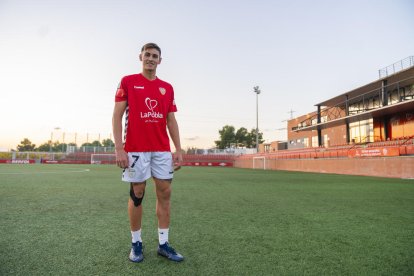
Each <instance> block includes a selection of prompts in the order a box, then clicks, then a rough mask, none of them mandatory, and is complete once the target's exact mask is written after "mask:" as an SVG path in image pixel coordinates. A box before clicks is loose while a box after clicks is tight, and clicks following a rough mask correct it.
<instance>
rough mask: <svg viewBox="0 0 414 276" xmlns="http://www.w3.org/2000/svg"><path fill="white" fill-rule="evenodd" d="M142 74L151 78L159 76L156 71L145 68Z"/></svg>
mask: <svg viewBox="0 0 414 276" xmlns="http://www.w3.org/2000/svg"><path fill="white" fill-rule="evenodd" d="M142 75H143V76H144V77H145V78H146V79H149V80H155V79H156V78H157V74H156V71H155V70H154V71H148V70H144V71H142Z"/></svg>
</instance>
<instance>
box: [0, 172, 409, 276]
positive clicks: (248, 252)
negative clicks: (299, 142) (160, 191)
mask: <svg viewBox="0 0 414 276" xmlns="http://www.w3.org/2000/svg"><path fill="white" fill-rule="evenodd" d="M172 185H173V194H172V207H171V208H172V209H171V226H170V243H171V244H172V245H173V246H174V247H175V249H176V250H177V251H178V252H180V253H181V254H183V255H184V257H185V260H184V262H182V263H172V262H169V261H168V260H166V259H164V258H162V257H159V256H157V252H156V249H157V239H158V236H157V220H156V216H155V193H154V187H153V183H152V181H149V182H148V184H147V192H146V194H145V199H144V202H143V206H144V218H143V228H142V232H143V241H144V256H145V259H144V261H143V262H142V263H139V264H135V263H131V262H130V261H129V260H128V253H129V250H130V232H129V222H128V216H127V209H126V202H127V199H128V191H129V185H128V184H126V183H123V182H121V181H120V170H119V169H117V168H116V167H115V166H110V165H37V164H36V165H1V166H0V205H1V209H0V242H1V243H0V275H69V274H70V275H108V274H112V275H129V274H131V275H133V274H134V275H137V274H139V275H298V274H300V275H413V274H414V181H413V180H403V179H389V178H375V177H360V176H344V175H330V174H312V173H298V172H282V171H263V170H248V169H236V168H201V167H184V168H182V169H181V170H180V171H178V172H177V173H176V175H175V180H174V182H173V184H172Z"/></svg>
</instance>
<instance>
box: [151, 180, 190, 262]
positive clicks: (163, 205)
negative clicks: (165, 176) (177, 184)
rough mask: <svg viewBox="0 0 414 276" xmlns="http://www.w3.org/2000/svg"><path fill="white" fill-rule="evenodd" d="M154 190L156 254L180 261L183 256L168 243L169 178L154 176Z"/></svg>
mask: <svg viewBox="0 0 414 276" xmlns="http://www.w3.org/2000/svg"><path fill="white" fill-rule="evenodd" d="M154 181H155V191H156V194H157V203H156V213H157V217H158V237H159V246H158V254H159V255H162V256H164V257H166V258H168V259H169V260H172V261H175V262H181V261H182V260H183V259H184V257H183V256H182V255H181V254H180V253H177V252H176V251H175V250H174V248H172V247H171V246H170V245H169V243H168V234H169V233H168V232H169V227H170V198H171V180H162V179H157V178H155V177H154Z"/></svg>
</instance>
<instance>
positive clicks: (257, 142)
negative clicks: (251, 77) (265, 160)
mask: <svg viewBox="0 0 414 276" xmlns="http://www.w3.org/2000/svg"><path fill="white" fill-rule="evenodd" d="M253 90H254V93H256V152H259V94H260V92H261V91H260V89H259V86H255V87H253Z"/></svg>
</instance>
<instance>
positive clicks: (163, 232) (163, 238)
mask: <svg viewBox="0 0 414 276" xmlns="http://www.w3.org/2000/svg"><path fill="white" fill-rule="evenodd" d="M168 230H169V229H168V228H166V229H161V228H158V240H159V243H160V245H163V244H164V243H166V242H168Z"/></svg>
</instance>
